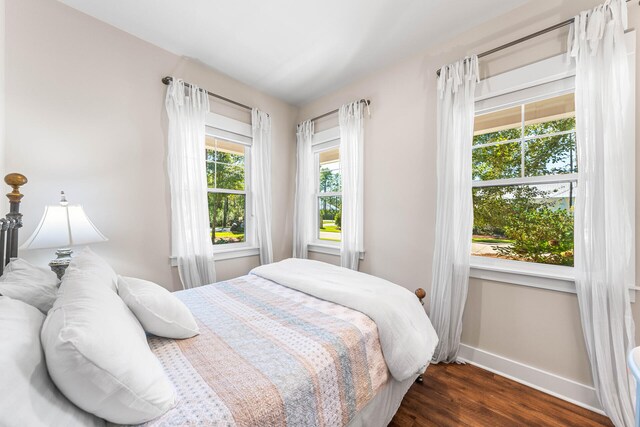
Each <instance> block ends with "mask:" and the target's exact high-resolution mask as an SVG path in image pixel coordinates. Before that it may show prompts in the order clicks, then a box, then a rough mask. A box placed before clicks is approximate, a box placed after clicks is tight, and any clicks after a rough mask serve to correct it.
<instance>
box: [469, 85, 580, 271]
mask: <svg viewBox="0 0 640 427" xmlns="http://www.w3.org/2000/svg"><path fill="white" fill-rule="evenodd" d="M472 153H473V154H472V179H473V208H474V223H473V236H472V255H476V256H485V257H492V258H504V259H512V260H518V261H527V262H535V263H544V264H556V265H566V266H573V225H574V221H573V206H574V203H575V199H574V195H575V185H576V183H575V180H576V175H575V174H576V172H577V162H576V136H575V107H574V96H573V94H572V93H571V94H567V95H562V96H556V97H552V98H548V99H545V100H541V101H536V102H532V103H528V104H522V105H518V106H515V107H511V108H507V109H502V110H499V111H494V112H491V113H488V114H482V115H478V116H476V119H475V126H474V138H473V147H472Z"/></svg>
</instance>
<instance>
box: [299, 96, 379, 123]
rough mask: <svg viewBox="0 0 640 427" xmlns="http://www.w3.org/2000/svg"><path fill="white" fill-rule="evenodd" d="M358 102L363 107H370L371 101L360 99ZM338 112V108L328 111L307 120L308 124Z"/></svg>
mask: <svg viewBox="0 0 640 427" xmlns="http://www.w3.org/2000/svg"><path fill="white" fill-rule="evenodd" d="M360 102H361V103H363V104H365V105H371V100H369V99H361V100H360ZM339 111H340V109H339V108H336V109H335V110H331V111H329V112H328V113H324V114H321V115H319V116H318V117H314V118H313V119H309V121H310V122H315V121H316V120H320V119H322V118H325V117H327V116H330V115H332V114H335V113H337V112H339Z"/></svg>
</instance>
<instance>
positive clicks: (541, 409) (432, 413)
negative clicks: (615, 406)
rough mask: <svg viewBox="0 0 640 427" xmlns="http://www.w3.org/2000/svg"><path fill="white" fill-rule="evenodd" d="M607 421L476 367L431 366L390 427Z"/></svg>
mask: <svg viewBox="0 0 640 427" xmlns="http://www.w3.org/2000/svg"><path fill="white" fill-rule="evenodd" d="M612 425H613V424H611V421H609V419H608V418H606V417H604V416H602V415H599V414H596V413H595V412H591V411H589V410H586V409H584V408H581V407H579V406H576V405H573V404H571V403H568V402H565V401H564V400H561V399H558V398H556V397H553V396H550V395H548V394H546V393H542V392H540V391H538V390H535V389H532V388H530V387H527V386H525V385H522V384H520V383H517V382H515V381H512V380H509V379H507V378H504V377H501V376H499V375H495V374H493V373H491V372H489V371H485V370H484V369H480V368H478V367H475V366H473V365H431V366H429V368H428V369H427V373H426V375H425V377H424V382H423V383H422V384H418V383H416V384H414V385H412V386H411V389H410V390H409V392H408V393H407V395H406V396H405V398H404V400H403V402H402V405H401V406H400V409H399V410H398V412H397V413H396V416H395V417H394V418H393V420H392V421H391V424H389V426H390V427H391V426H392V427H418V426H438V427H446V426H491V427H499V426H562V427H565V426H576V427H577V426H580V427H591V426H612Z"/></svg>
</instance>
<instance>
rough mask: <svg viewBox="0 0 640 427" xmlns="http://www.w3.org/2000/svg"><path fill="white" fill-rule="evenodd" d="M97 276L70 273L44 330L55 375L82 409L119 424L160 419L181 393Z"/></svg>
mask: <svg viewBox="0 0 640 427" xmlns="http://www.w3.org/2000/svg"><path fill="white" fill-rule="evenodd" d="M95 277H96V276H95V274H92V273H90V272H85V271H79V270H72V271H68V272H67V273H66V274H65V276H64V278H63V280H62V284H61V285H60V292H59V295H58V299H57V300H56V302H55V304H54V305H53V308H52V309H51V310H50V311H49V314H48V316H47V319H46V321H45V322H44V326H43V327H42V333H41V339H42V347H43V348H44V352H45V355H46V360H47V367H48V368H49V374H50V375H51V378H52V379H53V382H54V383H56V385H57V386H58V388H59V389H60V390H61V391H62V392H63V393H64V394H65V396H67V398H69V400H71V401H72V402H73V403H75V404H76V405H77V406H79V407H81V408H82V409H84V410H85V411H87V412H91V413H92V414H95V415H97V416H99V417H101V418H104V419H106V420H107V421H111V422H114V423H118V424H137V423H142V422H145V421H149V420H151V419H153V418H156V417H158V416H160V415H162V414H164V413H165V412H166V411H168V410H169V409H170V408H172V407H173V406H174V404H175V399H176V397H175V391H174V389H173V386H172V385H171V382H170V381H169V379H168V378H167V376H166V374H165V372H164V371H163V369H162V366H161V365H160V362H159V361H158V359H157V358H156V356H155V355H154V354H153V353H152V352H151V350H150V349H149V345H148V344H147V339H146V335H145V333H144V331H143V330H142V327H141V326H140V323H138V320H137V319H136V317H135V316H134V315H133V314H132V313H131V311H130V310H129V309H128V308H127V306H126V305H125V304H124V302H123V301H122V300H121V299H120V297H119V296H118V295H117V294H116V293H115V292H113V291H112V290H111V289H110V288H109V287H107V286H99V285H95V284H94V283H92V280H95Z"/></svg>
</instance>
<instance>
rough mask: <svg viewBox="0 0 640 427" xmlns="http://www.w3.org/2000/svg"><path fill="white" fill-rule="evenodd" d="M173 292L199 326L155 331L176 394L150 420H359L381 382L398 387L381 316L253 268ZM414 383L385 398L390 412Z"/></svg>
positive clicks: (158, 350) (241, 422) (282, 422)
mask: <svg viewBox="0 0 640 427" xmlns="http://www.w3.org/2000/svg"><path fill="white" fill-rule="evenodd" d="M175 295H176V296H177V297H178V298H180V299H181V300H182V301H183V302H184V303H185V304H186V305H187V306H188V307H189V308H190V309H191V311H192V313H193V314H194V317H195V318H196V321H197V322H198V324H199V327H200V335H198V336H196V337H194V338H190V339H186V340H170V339H163V338H158V337H149V345H150V347H151V349H152V351H153V352H154V353H155V354H156V356H157V357H158V359H159V360H160V363H161V364H162V366H163V367H164V369H165V371H166V372H167V375H168V376H169V378H170V380H171V381H172V383H173V384H174V386H175V389H176V392H177V395H178V403H177V405H176V406H175V407H174V408H173V409H171V410H170V411H168V412H167V413H166V414H165V415H163V416H162V417H160V418H158V419H156V420H153V421H151V422H149V423H147V424H146V425H152V426H175V425H181V426H182V425H191V426H218V425H219V426H309V427H311V426H344V425H348V424H350V423H352V425H358V424H359V423H360V422H359V420H360V419H361V418H360V416H361V415H362V414H361V413H365V414H366V413H370V412H372V407H371V406H373V405H370V406H369V407H367V406H368V404H369V403H370V402H371V401H372V400H373V399H374V398H375V397H376V395H378V393H379V392H380V391H381V390H383V389H385V390H387V394H389V392H388V390H390V389H398V387H397V384H395V383H394V380H393V379H391V378H390V376H389V374H388V369H387V366H386V364H385V361H384V358H383V355H382V351H381V348H380V341H379V339H378V331H377V328H376V325H375V323H374V322H373V321H372V320H371V319H370V318H369V317H367V316H366V315H364V314H362V313H360V312H358V311H354V310H352V309H349V308H346V307H343V306H340V305H337V304H334V303H331V302H328V301H323V300H320V299H317V298H314V297H312V296H309V295H307V294H304V293H301V292H298V291H295V290H292V289H289V288H286V287H283V286H280V285H278V284H276V283H274V282H271V281H268V280H266V279H263V278H260V277H258V276H255V275H249V276H243V277H239V278H237V279H233V280H230V281H226V282H220V283H216V284H213V285H208V286H203V287H200V288H195V289H190V290H186V291H180V292H177V293H176V294H175ZM391 385H394V386H395V388H394V387H391ZM409 385H410V383H409V382H406V383H405V384H402V387H400V389H402V390H401V391H400V392H396V393H392V394H391V395H392V397H393V399H392V400H393V402H391V403H389V402H385V405H386V406H389V405H391V406H395V407H394V408H393V412H395V410H396V409H397V405H399V404H400V400H401V398H402V395H404V393H405V392H406V389H407V388H408V386H409ZM379 399H380V398H379V397H378V400H379ZM387 400H388V399H387ZM365 408H366V409H367V410H366V411H363V410H364V409H365ZM387 412H389V411H387ZM387 415H389V414H387ZM392 415H393V413H391V416H392ZM376 418H378V417H377V416H376ZM385 418H387V417H385ZM381 421H382V420H381ZM387 422H388V421H387Z"/></svg>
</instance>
